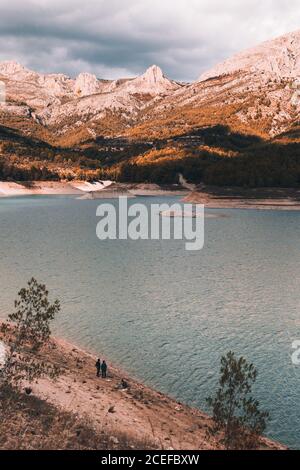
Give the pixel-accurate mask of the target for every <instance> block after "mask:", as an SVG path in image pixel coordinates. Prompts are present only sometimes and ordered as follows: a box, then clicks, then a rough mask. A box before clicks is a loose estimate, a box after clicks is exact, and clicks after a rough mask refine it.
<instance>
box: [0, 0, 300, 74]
mask: <svg viewBox="0 0 300 470" xmlns="http://www.w3.org/2000/svg"><path fill="white" fill-rule="evenodd" d="M0 7H1V10H0V11H1V16H0V38H1V46H2V47H1V52H0V60H18V61H19V62H21V63H22V64H24V65H26V66H28V67H31V68H33V69H36V70H38V71H43V72H64V73H67V74H69V75H76V74H77V73H79V72H80V71H89V72H93V73H95V74H96V75H98V76H99V77H104V78H116V77H119V76H133V75H136V74H138V73H142V72H143V71H144V70H145V69H146V68H147V67H148V66H149V65H151V64H153V63H156V64H157V65H160V66H161V67H162V69H163V70H164V72H165V73H166V74H167V75H169V76H170V77H172V78H175V79H178V80H194V79H196V78H197V77H198V76H199V75H200V73H201V72H203V71H204V70H205V69H207V68H209V67H210V66H212V65H213V64H215V63H217V62H218V61H220V60H223V59H225V58H226V57H228V56H230V55H231V54H232V53H234V52H237V51H239V50H241V49H243V48H245V47H249V46H252V45H255V44H257V43H259V42H261V41H262V40H265V39H268V38H271V37H276V36H277V35H280V34H283V33H285V32H289V31H292V30H295V29H297V28H298V25H297V20H296V18H299V14H300V5H299V2H298V0H290V1H289V2H288V3H287V2H285V1H282V0H265V1H264V2H261V1H258V0H243V1H241V0H239V1H237V0H227V2H224V1H220V0H188V1H187V0H164V2H162V1H161V0H110V1H109V2H108V1H102V0H87V1H86V2H82V1H79V0H73V1H71V0H60V1H58V0H29V1H26V2H24V1H20V0H10V1H9V2H7V0H5V1H4V0H0Z"/></svg>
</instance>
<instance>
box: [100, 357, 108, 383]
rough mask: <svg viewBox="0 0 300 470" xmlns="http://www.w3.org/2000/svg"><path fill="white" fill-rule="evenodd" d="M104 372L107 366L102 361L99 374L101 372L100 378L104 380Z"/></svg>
mask: <svg viewBox="0 0 300 470" xmlns="http://www.w3.org/2000/svg"><path fill="white" fill-rule="evenodd" d="M106 371H107V364H106V362H105V361H102V364H101V372H102V378H103V379H105V378H106Z"/></svg>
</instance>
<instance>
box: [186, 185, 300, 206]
mask: <svg viewBox="0 0 300 470" xmlns="http://www.w3.org/2000/svg"><path fill="white" fill-rule="evenodd" d="M183 202H186V203H192V204H204V205H205V207H207V208H208V209H209V208H211V209H259V210H289V211H299V210H300V190H298V189H291V188H286V189H285V188H257V189H242V188H241V189H238V188H203V189H198V190H195V191H192V192H190V193H189V194H188V195H187V196H186V197H185V198H184V199H183Z"/></svg>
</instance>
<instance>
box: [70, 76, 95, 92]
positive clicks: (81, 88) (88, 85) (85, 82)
mask: <svg viewBox="0 0 300 470" xmlns="http://www.w3.org/2000/svg"><path fill="white" fill-rule="evenodd" d="M74 91H75V93H76V95H78V96H89V95H94V94H95V93H97V92H98V91H99V81H98V80H97V77H96V75H93V74H91V73H87V72H83V73H80V74H79V75H78V76H77V78H76V80H75V85H74Z"/></svg>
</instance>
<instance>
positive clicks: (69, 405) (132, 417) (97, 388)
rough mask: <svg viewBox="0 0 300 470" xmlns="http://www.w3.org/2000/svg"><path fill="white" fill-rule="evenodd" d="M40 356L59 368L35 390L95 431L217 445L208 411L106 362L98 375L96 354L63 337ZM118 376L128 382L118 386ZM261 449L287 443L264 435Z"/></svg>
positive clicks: (171, 445)
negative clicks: (59, 371)
mask: <svg viewBox="0 0 300 470" xmlns="http://www.w3.org/2000/svg"><path fill="white" fill-rule="evenodd" d="M0 339H1V335H0ZM2 339H3V338H2ZM102 358H103V357H102V356H101V359H102ZM42 359H43V360H46V361H48V362H50V363H55V364H57V365H59V367H60V368H61V369H62V371H63V373H62V375H61V376H60V377H59V378H58V380H57V381H55V382H53V381H51V380H50V379H42V380H40V381H39V383H36V384H34V385H33V386H32V389H33V394H35V395H36V396H38V397H40V398H42V399H45V400H46V401H48V402H49V403H51V404H53V405H55V406H56V407H58V408H59V409H62V410H65V411H70V412H74V413H76V414H77V415H78V416H79V417H82V418H83V419H86V418H88V420H89V421H90V422H92V423H93V425H94V426H96V427H97V426H99V430H101V429H102V430H103V427H105V429H107V430H108V431H109V432H111V434H112V435H113V434H114V430H115V431H116V430H117V431H118V432H125V433H126V434H129V435H131V436H132V438H133V439H137V438H138V439H140V440H141V439H145V440H146V441H150V442H153V443H154V445H155V446H156V447H159V448H162V449H176V450H179V449H200V450H208V449H216V448H217V442H216V440H215V438H212V437H208V435H207V429H208V427H209V426H210V425H211V419H210V417H209V416H208V415H206V414H205V413H203V412H201V411H200V410H198V409H193V408H190V407H189V406H186V405H184V404H182V403H180V402H178V401H176V400H174V399H172V398H170V397H168V396H167V395H164V394H162V393H160V392H157V391H155V390H153V389H151V388H149V387H147V386H145V385H143V384H141V383H139V382H138V381H136V380H135V379H133V378H132V377H129V376H128V374H126V373H124V372H123V371H121V370H120V369H119V368H116V367H112V366H111V364H110V362H109V361H107V363H108V366H109V367H108V377H107V378H106V379H102V378H98V377H96V368H95V361H96V357H95V356H93V355H92V354H90V353H88V352H86V351H84V350H82V349H80V348H78V347H76V346H74V345H72V344H70V343H69V342H67V341H65V340H62V339H52V340H51V344H50V346H49V347H48V348H47V349H46V350H44V351H43V353H42ZM122 379H123V380H125V381H126V383H127V385H128V387H126V388H124V387H122V385H121V382H122ZM261 448H262V449H284V448H285V447H284V446H282V445H280V444H278V443H275V442H272V441H270V440H269V439H266V438H263V439H262V440H261Z"/></svg>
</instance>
